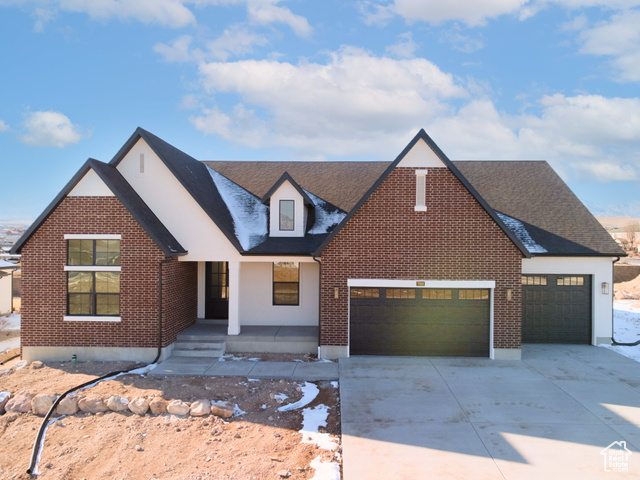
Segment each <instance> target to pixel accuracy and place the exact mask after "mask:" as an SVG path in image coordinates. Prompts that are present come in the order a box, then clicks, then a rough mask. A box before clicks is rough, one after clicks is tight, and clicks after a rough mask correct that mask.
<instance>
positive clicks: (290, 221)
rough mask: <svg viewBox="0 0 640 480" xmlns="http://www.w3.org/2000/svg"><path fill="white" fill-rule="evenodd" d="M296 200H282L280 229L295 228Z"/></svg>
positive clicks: (285, 230)
mask: <svg viewBox="0 0 640 480" xmlns="http://www.w3.org/2000/svg"><path fill="white" fill-rule="evenodd" d="M295 205H296V202H295V200H280V231H281V232H293V231H294V230H295Z"/></svg>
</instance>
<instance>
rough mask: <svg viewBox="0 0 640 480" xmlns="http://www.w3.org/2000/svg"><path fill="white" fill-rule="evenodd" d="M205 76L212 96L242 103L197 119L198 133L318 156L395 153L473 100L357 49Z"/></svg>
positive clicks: (215, 65)
mask: <svg viewBox="0 0 640 480" xmlns="http://www.w3.org/2000/svg"><path fill="white" fill-rule="evenodd" d="M200 73H201V75H202V79H201V81H202V85H203V87H204V88H205V90H206V91H207V93H209V94H216V97H217V96H218V95H219V94H224V93H230V94H233V95H238V96H239V97H240V98H241V101H242V103H241V104H239V105H236V106H235V107H234V108H233V109H231V111H223V110H222V109H221V108H220V106H218V107H217V108H211V109H208V110H205V111H203V114H202V115H195V116H193V117H192V122H193V123H194V125H196V128H198V129H199V130H201V131H203V132H205V133H207V134H216V135H220V136H222V137H223V138H225V139H228V140H230V141H234V142H239V143H243V142H245V141H246V138H247V137H248V138H251V141H252V142H253V143H252V146H255V145H254V144H255V142H256V141H258V140H260V141H261V142H262V145H264V146H271V145H278V146H287V147H292V148H294V149H295V150H296V151H298V152H304V155H312V156H314V155H319V154H329V155H349V154H355V153H357V154H367V153H372V154H376V153H378V152H379V149H380V148H382V149H383V151H386V152H389V153H391V152H392V151H393V149H394V145H397V141H398V135H399V134H400V138H402V137H404V135H405V134H406V133H407V132H408V131H411V130H412V129H413V128H414V127H415V126H416V125H421V124H424V123H425V122H427V121H428V120H429V119H430V118H433V117H435V116H438V115H442V114H444V113H446V112H447V111H448V110H449V108H450V107H449V106H448V105H447V103H446V102H445V100H446V99H451V98H461V97H465V96H466V95H467V92H466V90H465V89H464V88H463V87H462V86H460V85H458V84H457V83H456V82H455V81H454V79H453V76H452V75H449V74H446V73H444V72H442V71H441V70H440V69H438V67H436V66H435V65H434V64H433V63H431V62H429V61H427V60H424V59H411V60H394V59H391V58H386V57H375V56H372V55H370V54H369V53H367V52H365V51H363V50H359V49H354V48H343V49H342V50H340V51H339V52H337V53H334V54H331V56H330V58H329V61H328V62H327V63H326V64H320V63H311V62H304V61H301V62H300V63H298V64H297V65H294V64H290V63H286V62H279V61H276V60H271V61H268V60H262V61H255V60H246V61H238V62H228V63H221V62H212V63H203V64H201V66H200ZM255 111H260V112H266V117H267V118H268V119H265V118H264V116H265V115H263V114H261V115H258V114H256V113H255ZM390 139H392V141H391V142H389V140H390Z"/></svg>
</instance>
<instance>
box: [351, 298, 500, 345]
mask: <svg viewBox="0 0 640 480" xmlns="http://www.w3.org/2000/svg"><path fill="white" fill-rule="evenodd" d="M489 316H490V295H489V290H488V289H427V288H356V287H353V288H351V311H350V345H351V348H350V352H351V354H352V355H420V356H429V355H433V356H466V357H487V356H489V323H490V321H489Z"/></svg>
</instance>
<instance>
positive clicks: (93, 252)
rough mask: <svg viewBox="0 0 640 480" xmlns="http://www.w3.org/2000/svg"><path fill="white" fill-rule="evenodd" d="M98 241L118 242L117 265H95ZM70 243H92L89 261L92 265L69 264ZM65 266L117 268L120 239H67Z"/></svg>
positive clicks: (118, 264)
mask: <svg viewBox="0 0 640 480" xmlns="http://www.w3.org/2000/svg"><path fill="white" fill-rule="evenodd" d="M99 241H108V242H109V241H110V242H118V256H117V259H118V263H111V264H106V263H105V264H101V263H96V259H97V255H96V253H97V245H98V243H97V242H99ZM71 242H92V248H91V261H92V263H71ZM67 266H69V267H119V266H120V239H119V238H82V239H81V238H68V239H67Z"/></svg>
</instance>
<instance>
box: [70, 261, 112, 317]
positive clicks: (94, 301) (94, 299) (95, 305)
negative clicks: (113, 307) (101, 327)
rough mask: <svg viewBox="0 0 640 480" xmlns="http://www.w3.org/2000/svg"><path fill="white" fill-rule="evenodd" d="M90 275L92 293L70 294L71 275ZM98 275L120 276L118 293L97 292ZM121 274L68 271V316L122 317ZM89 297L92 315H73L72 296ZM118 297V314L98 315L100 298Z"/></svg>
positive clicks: (96, 271) (95, 271)
mask: <svg viewBox="0 0 640 480" xmlns="http://www.w3.org/2000/svg"><path fill="white" fill-rule="evenodd" d="M77 273H82V274H89V275H91V291H90V292H73V293H72V292H70V291H69V275H70V274H77ZM96 273H111V274H115V275H118V293H110V292H107V293H105V292H97V291H96ZM120 290H121V289H120V272H112V271H104V272H103V271H100V270H69V271H67V316H69V317H119V316H120ZM72 295H74V296H87V297H89V298H90V300H91V313H71V312H70V306H71V296H72ZM107 295H108V296H117V297H118V313H117V314H114V313H107V314H99V313H98V303H97V302H98V296H107Z"/></svg>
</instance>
